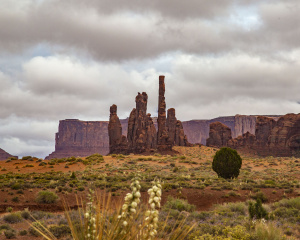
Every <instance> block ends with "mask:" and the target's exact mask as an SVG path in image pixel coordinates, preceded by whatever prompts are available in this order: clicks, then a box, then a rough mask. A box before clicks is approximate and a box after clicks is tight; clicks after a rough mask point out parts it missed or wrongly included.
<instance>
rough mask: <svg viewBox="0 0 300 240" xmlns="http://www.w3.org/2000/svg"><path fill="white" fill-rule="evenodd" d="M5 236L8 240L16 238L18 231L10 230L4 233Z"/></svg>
mask: <svg viewBox="0 0 300 240" xmlns="http://www.w3.org/2000/svg"><path fill="white" fill-rule="evenodd" d="M4 235H5V237H6V238H7V239H12V238H16V236H17V233H16V230H13V229H9V230H5V231H4Z"/></svg>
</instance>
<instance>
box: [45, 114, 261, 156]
mask: <svg viewBox="0 0 300 240" xmlns="http://www.w3.org/2000/svg"><path fill="white" fill-rule="evenodd" d="M254 118H255V119H256V116H242V115H236V116H230V117H219V118H214V119H211V120H191V121H185V122H182V126H183V130H184V133H185V134H186V136H187V140H188V141H189V142H190V143H201V144H203V145H205V144H206V139H207V138H208V137H209V125H210V123H213V122H221V123H223V124H225V125H226V126H228V127H229V128H230V129H231V131H232V136H233V137H234V136H237V135H241V134H240V133H243V134H244V133H246V132H247V131H249V132H250V133H253V134H254V133H255V125H254V127H253V119H254ZM152 120H153V123H154V126H155V127H156V130H157V118H155V117H154V118H152ZM120 123H121V126H122V135H124V136H127V128H128V119H120ZM129 125H130V124H129ZM169 128H170V127H169ZM108 152H109V138H108V122H106V121H93V122H92V121H87V122H86V121H80V120H76V119H75V120H72V119H71V120H61V121H60V122H59V128H58V133H56V140H55V151H54V152H53V153H52V154H50V155H49V156H48V157H47V159H51V158H62V157H70V156H82V157H83V156H89V155H91V154H93V153H100V154H103V155H106V154H108Z"/></svg>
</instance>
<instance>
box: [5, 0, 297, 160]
mask: <svg viewBox="0 0 300 240" xmlns="http://www.w3.org/2000/svg"><path fill="white" fill-rule="evenodd" d="M299 10H300V3H298V1H296V0H288V1H282V0H281V1H280V0H272V1H271V0H264V1H249V0H241V1H235V0H219V1H206V0H191V1H187V2H184V1H178V0H166V1H159V0H153V1H139V0H130V1H122V0H117V1H108V0H100V1H96V0H90V1H82V0H72V1H71V0H65V1H59V0H23V1H9V0H4V1H1V2H0V102H1V108H0V124H1V126H0V147H1V148H3V149H5V150H6V151H8V152H10V153H11V154H14V155H20V156H22V155H36V156H40V157H44V156H46V155H47V154H49V153H50V152H51V151H53V150H54V134H55V132H56V131H57V127H58V122H59V120H61V119H66V118H79V119H82V120H108V115H109V106H110V105H112V104H117V105H118V115H119V116H120V117H121V118H126V117H127V116H128V115H129V113H130V111H131V109H132V108H133V107H134V105H135V103H134V99H135V96H136V94H137V92H142V91H146V92H147V93H148V96H149V105H148V112H150V113H151V114H152V116H156V114H157V113H156V112H157V94H158V76H159V75H160V74H163V75H166V102H167V107H175V108H176V112H177V116H178V118H179V119H181V120H190V119H208V118H213V117H218V116H221V115H222V116H224V115H235V114H286V113H290V112H294V113H298V112H299V110H300V105H299V102H300V96H299V86H300V79H299V75H300V66H299V65H300V62H299V57H300V48H299V42H300V26H299V24H297V23H298V22H299V21H300V16H299V14H298V13H299Z"/></svg>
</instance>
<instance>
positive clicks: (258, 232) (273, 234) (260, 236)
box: [253, 222, 286, 240]
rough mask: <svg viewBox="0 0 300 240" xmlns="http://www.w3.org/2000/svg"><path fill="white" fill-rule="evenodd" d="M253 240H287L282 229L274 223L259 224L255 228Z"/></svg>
mask: <svg viewBox="0 0 300 240" xmlns="http://www.w3.org/2000/svg"><path fill="white" fill-rule="evenodd" d="M253 235H254V236H253V239H257V240H283V239H286V237H285V235H284V234H283V233H282V231H281V229H280V228H278V227H277V226H276V225H275V224H274V223H272V222H268V223H263V222H260V223H257V224H256V226H255V232H254V234H253Z"/></svg>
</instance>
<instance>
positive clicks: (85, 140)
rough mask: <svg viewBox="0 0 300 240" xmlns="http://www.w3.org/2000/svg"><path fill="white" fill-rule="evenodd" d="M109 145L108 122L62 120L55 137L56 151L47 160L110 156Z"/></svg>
mask: <svg viewBox="0 0 300 240" xmlns="http://www.w3.org/2000/svg"><path fill="white" fill-rule="evenodd" d="M108 144H109V141H108V122H106V121H93V122H91V121H80V120H77V119H66V120H61V121H59V126H58V133H56V136H55V151H54V152H53V153H51V154H50V155H49V156H48V157H46V159H51V158H63V157H70V156H76V157H85V156H89V155H91V154H93V153H101V154H108V151H109V145H108Z"/></svg>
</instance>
